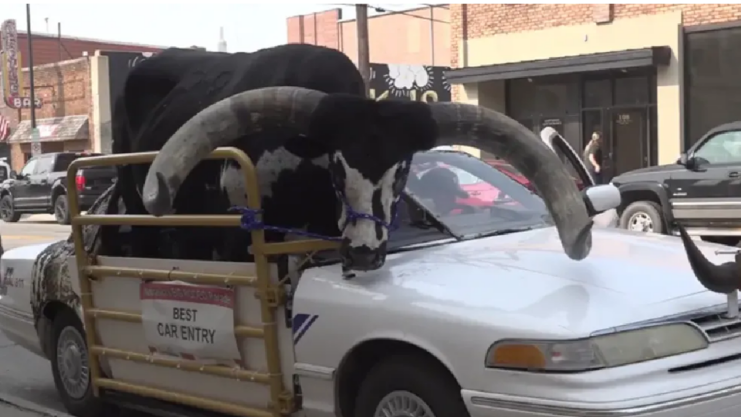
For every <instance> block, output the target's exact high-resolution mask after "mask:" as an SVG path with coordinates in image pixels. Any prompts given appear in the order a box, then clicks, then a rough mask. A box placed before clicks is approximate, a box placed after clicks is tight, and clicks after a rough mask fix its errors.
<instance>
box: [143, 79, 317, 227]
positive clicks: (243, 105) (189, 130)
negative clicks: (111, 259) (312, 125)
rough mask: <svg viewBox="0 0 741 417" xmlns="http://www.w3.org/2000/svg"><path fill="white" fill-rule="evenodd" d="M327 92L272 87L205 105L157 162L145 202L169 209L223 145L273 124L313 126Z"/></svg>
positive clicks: (154, 210) (159, 211)
mask: <svg viewBox="0 0 741 417" xmlns="http://www.w3.org/2000/svg"><path fill="white" fill-rule="evenodd" d="M325 95H326V94H324V93H322V92H319V91H314V90H308V89H305V88H299V87H269V88H261V89H258V90H250V91H245V92H242V93H239V94H236V95H233V96H231V97H229V98H226V99H224V100H221V101H219V102H217V103H215V104H213V105H211V106H209V107H207V108H205V109H204V110H202V111H201V112H200V113H198V114H196V115H195V116H193V117H192V118H191V119H190V120H188V121H187V122H186V123H185V124H183V125H182V126H181V127H180V129H178V131H177V132H175V134H174V135H173V136H172V137H171V138H170V139H169V140H168V141H167V143H165V146H163V147H162V149H161V151H160V153H159V154H158V155H157V157H156V158H155V159H154V161H153V162H152V165H151V167H150V168H149V172H148V173H147V179H146V181H145V183H144V190H143V192H142V200H143V203H144V207H145V208H146V209H147V211H149V213H151V214H153V215H155V216H162V215H164V214H166V213H169V212H170V211H171V210H172V204H173V202H174V201H175V196H176V195H177V192H178V190H179V188H180V186H181V185H182V184H183V181H185V178H186V177H187V176H188V174H189V173H190V171H192V170H193V168H195V167H196V165H198V163H199V162H200V161H201V160H203V159H204V158H205V157H207V156H208V155H210V154H211V152H213V151H214V150H215V149H216V148H218V147H220V146H228V145H230V144H231V143H232V142H233V141H234V140H236V139H237V138H239V137H242V136H245V135H248V134H250V133H254V132H257V131H260V130H262V129H263V128H267V127H268V126H270V125H274V126H276V125H293V126H298V127H304V126H307V127H308V124H309V119H310V117H311V114H312V112H313V111H314V109H315V108H316V106H317V104H318V103H319V101H320V100H321V99H322V98H323V97H324V96H325Z"/></svg>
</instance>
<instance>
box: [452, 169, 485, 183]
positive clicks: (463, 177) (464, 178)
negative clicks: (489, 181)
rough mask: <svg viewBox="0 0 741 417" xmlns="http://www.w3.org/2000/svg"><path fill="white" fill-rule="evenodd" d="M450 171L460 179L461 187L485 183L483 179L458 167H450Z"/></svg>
mask: <svg viewBox="0 0 741 417" xmlns="http://www.w3.org/2000/svg"><path fill="white" fill-rule="evenodd" d="M448 169H449V170H451V171H453V173H454V174H455V175H456V176H457V177H458V184H460V185H474V184H478V183H480V182H482V181H483V180H482V179H481V178H479V177H477V176H475V175H473V174H471V173H470V172H466V171H464V170H462V169H458V168H456V167H449V168H448Z"/></svg>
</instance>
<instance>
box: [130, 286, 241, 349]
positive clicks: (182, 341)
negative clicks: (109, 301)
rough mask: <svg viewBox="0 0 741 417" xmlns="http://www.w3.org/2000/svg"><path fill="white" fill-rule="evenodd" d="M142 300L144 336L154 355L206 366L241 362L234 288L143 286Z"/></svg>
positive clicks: (141, 288) (141, 290) (141, 291)
mask: <svg viewBox="0 0 741 417" xmlns="http://www.w3.org/2000/svg"><path fill="white" fill-rule="evenodd" d="M140 298H141V305H142V324H143V325H144V337H145V338H146V339H147V342H148V343H149V348H150V351H152V353H154V354H158V355H166V356H176V357H179V358H182V359H189V360H196V361H199V362H205V363H222V364H223V363H225V362H226V363H230V364H235V363H236V364H240V363H241V360H240V354H239V348H238V347H237V337H236V335H235V334H234V304H235V302H234V301H235V300H234V299H235V291H234V290H233V289H228V288H223V287H211V286H204V285H192V284H187V283H184V282H165V283H142V284H141V287H140Z"/></svg>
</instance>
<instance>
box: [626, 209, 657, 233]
mask: <svg viewBox="0 0 741 417" xmlns="http://www.w3.org/2000/svg"><path fill="white" fill-rule="evenodd" d="M628 230H633V231H635V232H653V231H654V222H653V221H651V217H649V216H648V215H647V214H646V213H636V214H634V215H632V216H630V219H628Z"/></svg>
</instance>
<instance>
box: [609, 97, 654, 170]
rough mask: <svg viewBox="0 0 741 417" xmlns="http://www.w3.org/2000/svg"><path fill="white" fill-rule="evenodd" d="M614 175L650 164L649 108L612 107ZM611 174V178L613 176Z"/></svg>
mask: <svg viewBox="0 0 741 417" xmlns="http://www.w3.org/2000/svg"><path fill="white" fill-rule="evenodd" d="M611 113H612V117H611V123H612V126H611V127H612V147H611V149H612V155H611V158H610V159H611V160H612V162H613V172H612V176H615V175H620V174H622V173H625V172H628V171H632V170H634V169H639V168H643V167H645V166H648V165H649V162H650V161H649V160H648V159H649V158H648V152H647V149H644V148H647V145H648V140H647V126H648V109H647V108H646V107H626V108H617V109H612V111H611ZM612 176H610V178H612Z"/></svg>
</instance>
